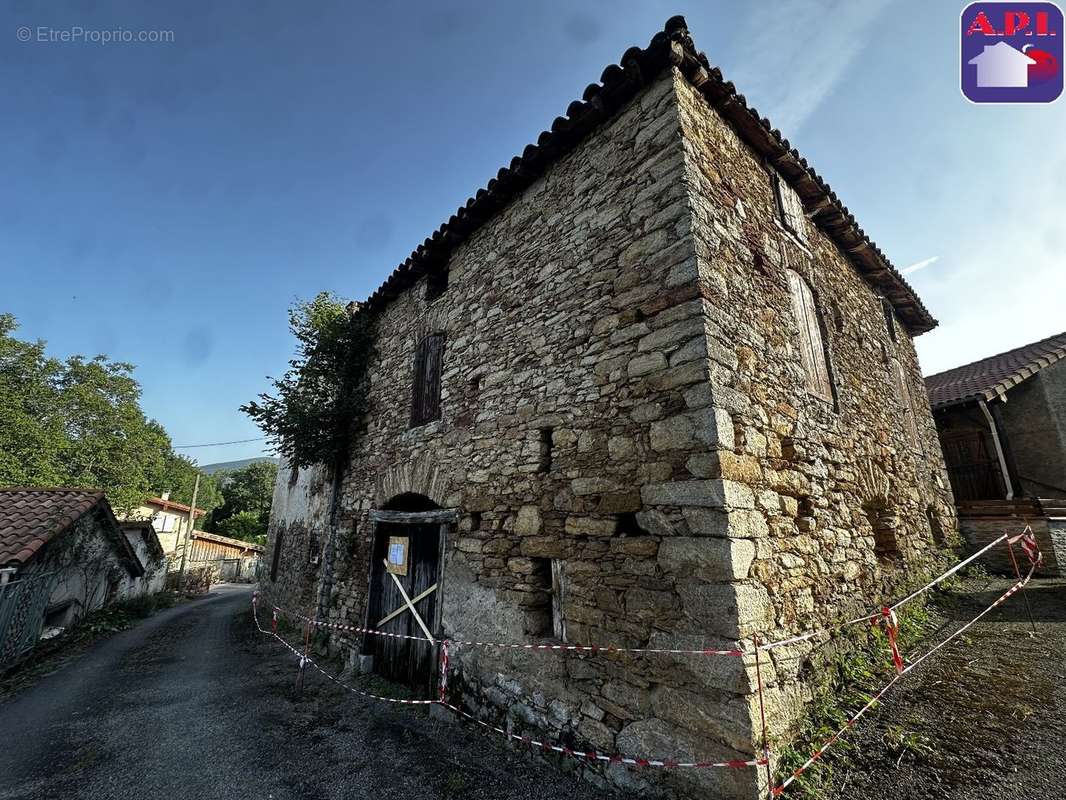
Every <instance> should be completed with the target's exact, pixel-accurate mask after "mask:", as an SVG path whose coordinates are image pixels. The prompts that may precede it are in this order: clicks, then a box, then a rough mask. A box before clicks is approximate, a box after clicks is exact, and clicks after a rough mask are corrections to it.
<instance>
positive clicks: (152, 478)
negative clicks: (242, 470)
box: [0, 314, 211, 514]
mask: <svg viewBox="0 0 1066 800" xmlns="http://www.w3.org/2000/svg"><path fill="white" fill-rule="evenodd" d="M16 329H17V324H16V322H15V318H14V317H13V316H11V315H10V314H0V485H8V486H11V485H20V486H73V487H85V488H94V489H103V490H104V491H105V492H106V493H107V496H108V500H109V501H110V503H111V506H112V507H113V508H114V509H115V510H116V511H117V512H118V513H119V514H123V513H125V512H128V511H130V510H132V509H133V508H135V507H137V506H139V505H140V504H141V503H142V501H143V500H144V499H145V497H147V496H148V495H149V494H153V493H155V492H158V491H162V490H163V489H166V488H170V487H167V486H165V485H162V484H164V483H165V482H166V481H168V480H171V479H172V478H173V476H175V475H181V476H186V477H187V475H188V474H194V472H193V473H189V470H190V469H191V470H195V467H194V466H193V465H192V462H190V461H188V459H182V457H181V456H177V455H175V454H174V452H173V450H172V447H171V442H170V437H169V436H167V433H166V431H165V430H163V427H162V426H161V425H160V424H159V423H158V422H156V421H154V420H150V419H148V418H147V417H146V416H145V415H144V411H143V410H142V409H141V405H140V400H141V387H140V384H138V383H137V381H136V379H134V377H133V366H132V365H130V364H126V363H124V362H120V361H111V360H110V359H109V358H107V357H106V356H102V355H101V356H96V357H95V358H91V359H87V358H85V357H83V356H71V357H70V358H68V359H67V360H66V361H60V360H58V359H55V358H51V357H49V356H47V355H46V353H45V343H44V342H42V341H37V342H24V341H21V340H19V339H17V338H15V336H14V335H13V333H14V331H15V330H16ZM187 483H188V487H189V489H190V493H191V488H192V481H191V480H188V481H187ZM208 491H210V490H208ZM206 497H207V499H208V500H210V497H211V495H210V493H209V494H207V495H206ZM186 502H188V501H186ZM197 505H201V504H200V502H199V501H197ZM201 507H203V506H201Z"/></svg>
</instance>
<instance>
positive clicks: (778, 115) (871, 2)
mask: <svg viewBox="0 0 1066 800" xmlns="http://www.w3.org/2000/svg"><path fill="white" fill-rule="evenodd" d="M888 2H889V0H862V2H855V1H854V0H851V1H850V2H848V1H847V0H789V2H774V3H765V2H764V3H758V4H755V3H753V4H751V5H750V6H749V8H751V13H750V15H749V17H748V19H747V20H746V23H745V27H744V31H743V32H742V33H741V39H740V40H741V41H742V42H743V43H744V45H743V52H744V56H743V57H742V60H741V62H740V63H739V64H738V65H737V68H736V70H735V71H736V74H735V75H727V77H729V78H731V79H732V80H733V81H734V82H735V83H736V85H737V86H738V87H742V89H741V91H743V92H744V94H745V96H746V97H747V98H748V99H749V100H750V101H751V103H752V105H754V106H756V107H757V108H758V109H759V110H760V112H762V113H763V115H764V116H767V117H769V118H770V119H771V120H772V121H773V123H774V125H775V126H776V127H778V128H779V129H780V130H781V131H782V132H783V133H784V134H785V135H786V136H789V135H790V134H791V135H795V132H796V131H797V130H799V128H801V127H802V126H803V123H804V122H806V120H807V119H808V118H809V117H810V116H811V115H812V114H813V113H814V112H815V111H816V110H817V109H818V106H819V105H820V104H821V103H822V101H823V100H824V99H825V98H826V96H827V95H828V94H829V93H830V92H831V91H832V90H833V88H834V87H835V86H836V85H837V84H838V83H839V82H840V81H841V79H842V78H843V77H844V76H845V75H846V73H847V71H848V69H849V67H850V66H851V63H852V61H853V60H854V59H855V57H856V56H857V55H858V54H859V52H860V50H861V49H862V48H863V46H864V40H865V38H866V37H867V36H868V35H869V34H870V32H871V28H872V26H873V23H874V22H875V21H876V20H877V17H878V16H879V15H880V13H881V11H882V10H883V9H884V8H885V7H886V6H887V5H888ZM814 20H818V21H819V23H818V24H817V25H815V24H813V21H814ZM805 21H806V23H809V24H805ZM800 31H802V34H800Z"/></svg>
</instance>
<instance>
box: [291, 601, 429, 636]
mask: <svg viewBox="0 0 1066 800" xmlns="http://www.w3.org/2000/svg"><path fill="white" fill-rule="evenodd" d="M274 613H275V614H282V615H283V616H286V617H295V618H296V619H299V620H302V621H304V622H306V623H309V624H310V625H313V626H314V627H316V628H329V629H330V630H335V631H348V632H350V633H369V634H373V635H374V636H388V637H389V638H390V639H411V640H413V641H416V642H429V644H436V642H434V641H433V640H432V639H427V638H426V637H425V636H408V635H407V634H405V633H386V632H385V631H376V630H371V629H370V628H360V627H359V626H358V625H340V624H338V623H336V622H320V621H318V620H315V619H311V618H310V617H305V616H304V615H303V614H299V613H297V612H295V611H286V610H285V609H283V608H281V607H279V606H274Z"/></svg>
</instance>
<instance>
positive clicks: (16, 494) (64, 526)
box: [0, 489, 145, 664]
mask: <svg viewBox="0 0 1066 800" xmlns="http://www.w3.org/2000/svg"><path fill="white" fill-rule="evenodd" d="M144 574H145V570H144V567H143V566H142V563H141V561H140V560H139V559H138V557H137V553H136V552H135V550H134V547H133V546H132V545H131V544H130V541H129V539H128V537H127V536H126V534H125V533H124V532H123V529H122V527H121V525H120V523H119V522H118V520H117V519H115V515H114V513H113V512H112V510H111V506H110V505H109V504H108V502H107V499H106V498H105V497H104V493H103V492H101V491H93V490H86V489H0V582H2V583H3V584H4V585H3V586H2V587H0V664H9V663H11V662H12V661H14V660H16V659H18V658H19V657H20V656H21V655H23V654H25V653H26V652H28V650H29V649H30V648H32V647H33V645H34V643H35V642H36V641H37V639H38V638H39V636H40V635H41V633H42V631H45V630H49V629H59V628H66V627H68V626H70V625H71V624H73V623H74V622H76V621H77V620H78V619H80V618H81V617H82V616H84V615H85V614H87V613H88V612H90V611H94V610H96V609H98V608H102V607H103V606H105V605H107V604H108V603H111V602H112V601H114V600H116V599H118V598H120V597H121V596H122V590H123V586H124V585H125V586H129V585H131V583H130V582H131V581H135V580H137V579H139V578H141V577H143V576H144Z"/></svg>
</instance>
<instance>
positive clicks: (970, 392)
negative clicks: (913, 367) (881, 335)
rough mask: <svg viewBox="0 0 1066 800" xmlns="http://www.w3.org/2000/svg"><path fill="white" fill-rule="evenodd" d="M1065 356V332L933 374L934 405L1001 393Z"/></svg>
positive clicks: (930, 379) (928, 384)
mask: <svg viewBox="0 0 1066 800" xmlns="http://www.w3.org/2000/svg"><path fill="white" fill-rule="evenodd" d="M1064 357H1066V333H1060V334H1057V335H1056V336H1049V337H1048V338H1047V339H1042V340H1040V341H1039V342H1033V343H1032V344H1027V345H1025V346H1024V347H1016V348H1015V349H1013V350H1008V351H1007V352H1005V353H999V354H998V355H994V356H989V357H988V358H982V359H981V360H980V361H974V362H973V363H972V364H964V365H963V366H961V367H955V368H954V369H949V370H947V371H946V372H939V373H937V374H936V375H930V376H929V377H928V378H926V379H925V385H926V388H927V389H928V390H929V402H930V403H931V404H932V406H933V408H944V407H946V406H953V405H958V404H959V403H966V402H969V401H971V400H977V399H978V398H983V399H984V400H991V399H992V398H994V397H996V396H997V395H998V394H1000V393H1001V392H1005V391H1007V390H1008V389H1010V388H1011V387H1012V386H1016V385H1017V384H1019V383H1021V382H1022V381H1024V380H1025V379H1026V378H1028V377H1030V376H1031V375H1035V374H1036V373H1037V372H1039V371H1040V370H1042V369H1043V368H1044V367H1048V366H1051V365H1052V364H1054V363H1055V362H1056V361H1058V360H1059V359H1061V358H1064Z"/></svg>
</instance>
